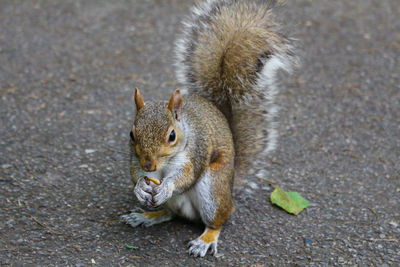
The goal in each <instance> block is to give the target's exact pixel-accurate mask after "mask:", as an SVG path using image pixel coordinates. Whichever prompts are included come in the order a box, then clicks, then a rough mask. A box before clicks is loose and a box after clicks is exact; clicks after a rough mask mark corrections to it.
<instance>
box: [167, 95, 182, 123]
mask: <svg viewBox="0 0 400 267" xmlns="http://www.w3.org/2000/svg"><path fill="white" fill-rule="evenodd" d="M168 109H169V110H171V111H172V113H173V114H174V115H175V119H176V120H178V121H179V120H180V118H181V110H182V96H181V91H180V90H179V89H177V90H175V91H174V92H173V93H172V96H171V99H170V100H169V103H168Z"/></svg>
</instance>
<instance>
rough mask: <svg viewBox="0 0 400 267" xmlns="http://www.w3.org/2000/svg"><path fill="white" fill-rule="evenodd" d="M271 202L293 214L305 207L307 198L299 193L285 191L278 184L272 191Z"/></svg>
mask: <svg viewBox="0 0 400 267" xmlns="http://www.w3.org/2000/svg"><path fill="white" fill-rule="evenodd" d="M271 202H272V203H273V204H275V205H277V206H279V207H281V208H282V209H284V210H286V211H287V212H289V213H292V214H295V215H298V214H299V213H300V212H301V211H302V210H303V209H305V208H307V207H308V204H309V203H308V201H307V199H305V198H303V197H302V196H301V195H300V194H299V193H297V192H285V191H283V190H282V189H280V188H279V186H277V187H275V190H274V192H272V194H271Z"/></svg>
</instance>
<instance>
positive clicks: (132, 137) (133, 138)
mask: <svg viewBox="0 0 400 267" xmlns="http://www.w3.org/2000/svg"><path fill="white" fill-rule="evenodd" d="M129 136H130V137H131V141H132V142H135V137H134V136H133V133H132V131H131V132H130V133H129Z"/></svg>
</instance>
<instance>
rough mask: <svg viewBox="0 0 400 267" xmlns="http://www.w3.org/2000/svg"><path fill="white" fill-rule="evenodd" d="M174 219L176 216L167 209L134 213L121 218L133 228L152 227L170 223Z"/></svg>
mask: <svg viewBox="0 0 400 267" xmlns="http://www.w3.org/2000/svg"><path fill="white" fill-rule="evenodd" d="M173 217H174V216H173V215H172V213H171V212H169V211H168V210H166V209H162V210H159V211H149V212H144V213H137V212H132V213H130V214H127V215H123V216H121V218H122V220H124V221H125V222H126V223H127V224H129V225H130V226H132V227H137V226H139V225H143V226H145V227H150V226H152V225H155V224H159V223H162V222H167V221H170V220H172V219H173Z"/></svg>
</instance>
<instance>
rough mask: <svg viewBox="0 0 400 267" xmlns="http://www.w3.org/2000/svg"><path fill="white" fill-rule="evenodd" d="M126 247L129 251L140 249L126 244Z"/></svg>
mask: <svg viewBox="0 0 400 267" xmlns="http://www.w3.org/2000/svg"><path fill="white" fill-rule="evenodd" d="M125 247H126V248H129V249H134V250H136V249H139V247H135V246H131V245H128V244H125Z"/></svg>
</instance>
